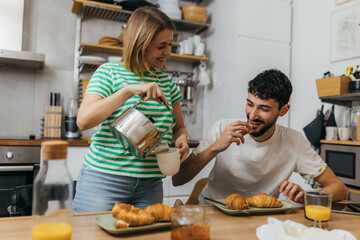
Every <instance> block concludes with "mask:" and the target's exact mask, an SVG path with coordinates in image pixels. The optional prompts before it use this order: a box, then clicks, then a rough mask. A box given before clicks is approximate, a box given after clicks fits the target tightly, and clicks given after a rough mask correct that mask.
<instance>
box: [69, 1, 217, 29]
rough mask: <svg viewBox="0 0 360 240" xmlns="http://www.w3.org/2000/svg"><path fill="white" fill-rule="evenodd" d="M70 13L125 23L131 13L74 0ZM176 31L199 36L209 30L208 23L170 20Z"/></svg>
mask: <svg viewBox="0 0 360 240" xmlns="http://www.w3.org/2000/svg"><path fill="white" fill-rule="evenodd" d="M72 12H73V13H76V14H80V15H81V17H82V18H84V17H95V18H100V19H104V20H112V21H118V22H127V21H128V19H129V17H130V15H131V13H132V11H127V10H123V9H122V7H121V6H118V5H113V4H106V3H99V2H95V1H87V0H74V4H73V7H72ZM172 21H173V22H174V24H175V26H176V30H177V31H187V32H193V33H196V34H199V33H201V32H203V31H205V30H206V29H207V28H209V26H210V24H208V23H199V22H193V21H186V20H179V19H172Z"/></svg>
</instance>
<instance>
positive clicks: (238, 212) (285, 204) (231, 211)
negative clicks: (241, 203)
mask: <svg viewBox="0 0 360 240" xmlns="http://www.w3.org/2000/svg"><path fill="white" fill-rule="evenodd" d="M216 200H217V201H219V202H222V203H224V204H225V199H216ZM211 203H212V204H213V205H214V206H215V207H217V208H218V209H220V210H221V211H223V212H224V213H226V214H229V215H243V216H246V215H256V214H273V213H284V212H286V211H288V210H290V209H293V208H294V206H293V205H292V204H290V203H288V202H285V201H281V203H282V206H281V207H279V208H257V207H249V209H245V210H242V211H241V210H234V209H231V208H229V207H225V206H224V205H221V204H219V203H215V202H211Z"/></svg>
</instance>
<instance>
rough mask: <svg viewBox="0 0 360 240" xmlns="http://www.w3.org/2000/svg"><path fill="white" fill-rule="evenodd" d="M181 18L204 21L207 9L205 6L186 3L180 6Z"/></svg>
mask: <svg viewBox="0 0 360 240" xmlns="http://www.w3.org/2000/svg"><path fill="white" fill-rule="evenodd" d="M181 11H182V15H183V19H184V20H188V21H194V22H201V23H205V22H206V19H207V10H206V8H205V7H201V6H195V5H187V6H183V7H182V8H181Z"/></svg>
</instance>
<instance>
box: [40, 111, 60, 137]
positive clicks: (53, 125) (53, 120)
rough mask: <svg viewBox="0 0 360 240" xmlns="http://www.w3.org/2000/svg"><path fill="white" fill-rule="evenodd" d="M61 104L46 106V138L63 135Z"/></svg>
mask: <svg viewBox="0 0 360 240" xmlns="http://www.w3.org/2000/svg"><path fill="white" fill-rule="evenodd" d="M61 116H62V107H61V106H45V121H44V138H60V137H61Z"/></svg>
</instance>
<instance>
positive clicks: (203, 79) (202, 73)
mask: <svg viewBox="0 0 360 240" xmlns="http://www.w3.org/2000/svg"><path fill="white" fill-rule="evenodd" d="M209 83H210V78H209V75H208V74H207V72H206V63H205V61H204V60H201V61H200V65H199V85H200V86H203V85H207V84H209Z"/></svg>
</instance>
